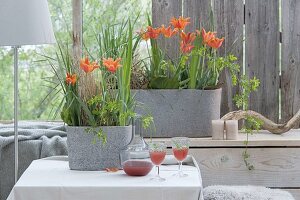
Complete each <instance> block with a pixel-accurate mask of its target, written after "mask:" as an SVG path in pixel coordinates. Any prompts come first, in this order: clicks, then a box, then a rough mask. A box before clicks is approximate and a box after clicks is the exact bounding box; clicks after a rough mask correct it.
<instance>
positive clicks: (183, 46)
mask: <svg viewBox="0 0 300 200" xmlns="http://www.w3.org/2000/svg"><path fill="white" fill-rule="evenodd" d="M193 48H194V46H193V45H192V44H191V43H184V42H183V41H181V43H180V50H181V52H182V53H190V52H191V51H192V50H193Z"/></svg>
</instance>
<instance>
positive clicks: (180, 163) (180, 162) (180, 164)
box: [179, 161, 182, 173]
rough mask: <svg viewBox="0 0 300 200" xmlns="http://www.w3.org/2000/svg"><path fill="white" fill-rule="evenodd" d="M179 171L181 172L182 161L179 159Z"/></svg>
mask: <svg viewBox="0 0 300 200" xmlns="http://www.w3.org/2000/svg"><path fill="white" fill-rule="evenodd" d="M179 173H182V161H179Z"/></svg>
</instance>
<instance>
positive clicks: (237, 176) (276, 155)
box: [154, 129, 300, 199]
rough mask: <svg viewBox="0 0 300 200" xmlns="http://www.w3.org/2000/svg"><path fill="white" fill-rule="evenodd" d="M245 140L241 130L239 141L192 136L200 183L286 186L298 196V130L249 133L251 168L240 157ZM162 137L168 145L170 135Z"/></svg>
mask: <svg viewBox="0 0 300 200" xmlns="http://www.w3.org/2000/svg"><path fill="white" fill-rule="evenodd" d="M245 139H246V134H244V133H240V135H239V139H238V140H212V139H211V138H192V139H191V145H190V154H191V155H193V156H194V157H195V158H196V160H197V162H198V164H199V167H200V169H201V173H202V179H203V186H204V187H205V186H209V185H219V184H220V185H261V186H266V187H272V188H282V189H285V190H287V191H289V192H291V193H292V194H293V196H294V197H295V198H296V199H300V129H297V130H291V131H289V132H288V133H285V134H283V135H274V134H270V133H268V132H267V131H260V132H259V133H255V134H254V135H251V136H249V145H248V146H249V147H248V149H249V150H248V152H249V154H250V158H249V162H250V163H251V164H253V165H254V167H255V169H254V170H251V171H249V170H248V169H247V168H246V166H245V164H244V160H243V157H242V153H243V151H244V150H245V145H244V141H245ZM154 140H161V139H154ZM164 140H165V141H167V142H168V145H170V139H169V138H164Z"/></svg>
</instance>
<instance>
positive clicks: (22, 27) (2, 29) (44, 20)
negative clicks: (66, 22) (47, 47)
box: [0, 0, 55, 46]
mask: <svg viewBox="0 0 300 200" xmlns="http://www.w3.org/2000/svg"><path fill="white" fill-rule="evenodd" d="M52 43H55V37H54V33H53V28H52V24H51V19H50V13H49V9H48V2H47V0H0V46H21V45H37V44H52Z"/></svg>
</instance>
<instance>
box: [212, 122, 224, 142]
mask: <svg viewBox="0 0 300 200" xmlns="http://www.w3.org/2000/svg"><path fill="white" fill-rule="evenodd" d="M211 124H212V139H213V140H224V120H221V119H219V120H212V121H211Z"/></svg>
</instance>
